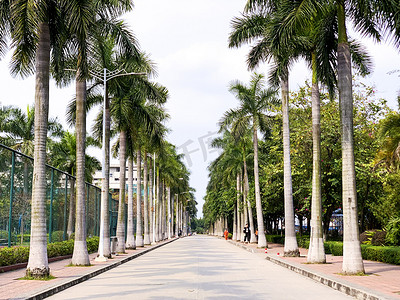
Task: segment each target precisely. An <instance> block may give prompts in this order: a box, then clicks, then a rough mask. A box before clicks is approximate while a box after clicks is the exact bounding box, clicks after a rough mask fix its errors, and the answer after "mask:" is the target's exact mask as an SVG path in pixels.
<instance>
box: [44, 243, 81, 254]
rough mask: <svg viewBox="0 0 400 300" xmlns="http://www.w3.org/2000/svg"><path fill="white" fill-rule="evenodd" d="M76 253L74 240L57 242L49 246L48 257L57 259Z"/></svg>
mask: <svg viewBox="0 0 400 300" xmlns="http://www.w3.org/2000/svg"><path fill="white" fill-rule="evenodd" d="M73 251H74V240H69V241H65V242H55V243H51V244H48V245H47V256H48V257H56V256H64V255H69V254H72V253H73Z"/></svg>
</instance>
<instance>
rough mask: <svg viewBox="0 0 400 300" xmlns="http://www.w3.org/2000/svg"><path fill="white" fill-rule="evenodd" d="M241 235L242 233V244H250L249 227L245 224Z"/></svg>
mask: <svg viewBox="0 0 400 300" xmlns="http://www.w3.org/2000/svg"><path fill="white" fill-rule="evenodd" d="M243 233H244V242H245V243H250V234H251V232H250V228H249V225H248V224H247V223H246V226H244V229H243Z"/></svg>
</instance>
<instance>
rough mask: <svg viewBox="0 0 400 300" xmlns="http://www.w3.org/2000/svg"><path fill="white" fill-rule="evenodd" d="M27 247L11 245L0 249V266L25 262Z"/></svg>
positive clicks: (27, 256)
mask: <svg viewBox="0 0 400 300" xmlns="http://www.w3.org/2000/svg"><path fill="white" fill-rule="evenodd" d="M28 258H29V247H11V248H8V247H7V248H2V249H0V266H9V265H15V264H18V263H23V262H27V261H28Z"/></svg>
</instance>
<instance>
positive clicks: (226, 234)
mask: <svg viewBox="0 0 400 300" xmlns="http://www.w3.org/2000/svg"><path fill="white" fill-rule="evenodd" d="M228 235H229V232H228V229H226V228H225V231H224V237H225V241H226V240H228Z"/></svg>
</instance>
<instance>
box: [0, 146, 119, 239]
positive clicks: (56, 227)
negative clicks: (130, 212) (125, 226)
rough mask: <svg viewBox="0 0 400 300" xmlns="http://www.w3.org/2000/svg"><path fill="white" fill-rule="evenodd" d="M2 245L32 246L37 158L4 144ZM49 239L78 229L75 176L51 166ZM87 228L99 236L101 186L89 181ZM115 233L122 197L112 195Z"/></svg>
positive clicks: (0, 183) (0, 162)
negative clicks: (34, 173) (32, 208)
mask: <svg viewBox="0 0 400 300" xmlns="http://www.w3.org/2000/svg"><path fill="white" fill-rule="evenodd" d="M0 158H1V159H0V246H9V247H10V246H13V245H29V241H30V229H31V228H30V218H31V196H32V173H33V158H32V157H29V156H26V155H24V154H22V153H20V152H18V151H15V150H13V149H11V148H8V147H6V146H4V145H1V144H0ZM46 182H47V193H46V195H47V196H46V228H47V234H48V242H49V243H50V242H58V241H63V240H67V239H68V236H69V235H70V234H71V233H73V231H74V230H75V223H74V221H75V209H74V203H75V195H74V194H75V193H73V189H74V187H75V177H73V176H71V175H70V174H67V173H65V172H63V171H60V170H58V169H56V168H54V167H51V166H47V170H46ZM85 199H86V230H87V235H88V236H95V235H96V236H98V235H99V230H100V199H101V189H100V188H99V187H97V186H94V185H92V184H90V183H86V198H85ZM109 207H110V209H109V215H110V233H111V236H112V235H115V233H116V224H117V214H118V199H113V198H112V195H111V194H110V196H109Z"/></svg>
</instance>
